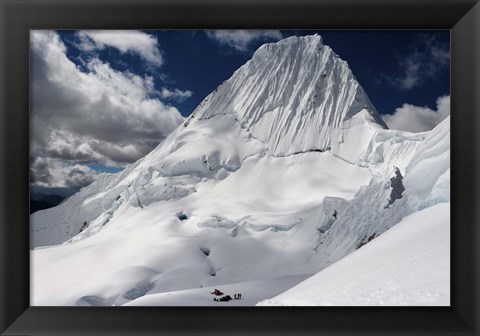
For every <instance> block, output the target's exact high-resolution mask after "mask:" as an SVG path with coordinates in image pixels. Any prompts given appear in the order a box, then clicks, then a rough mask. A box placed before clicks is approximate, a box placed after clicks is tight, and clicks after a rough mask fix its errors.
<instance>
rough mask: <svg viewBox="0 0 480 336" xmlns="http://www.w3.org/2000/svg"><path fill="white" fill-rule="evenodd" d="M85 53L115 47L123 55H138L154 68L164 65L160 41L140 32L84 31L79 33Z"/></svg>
mask: <svg viewBox="0 0 480 336" xmlns="http://www.w3.org/2000/svg"><path fill="white" fill-rule="evenodd" d="M77 36H78V37H79V38H80V41H81V43H80V47H81V49H83V50H84V51H93V50H97V49H98V50H101V49H104V48H105V47H113V48H116V49H117V50H119V51H120V52H121V53H127V52H130V53H134V54H138V55H139V56H140V57H141V58H143V59H144V60H145V61H147V62H149V63H150V64H152V65H154V66H160V65H162V64H163V58H162V53H161V51H160V49H159V45H158V40H157V39H156V38H155V37H153V36H152V35H149V34H146V33H144V32H141V31H138V30H83V31H80V32H78V33H77Z"/></svg>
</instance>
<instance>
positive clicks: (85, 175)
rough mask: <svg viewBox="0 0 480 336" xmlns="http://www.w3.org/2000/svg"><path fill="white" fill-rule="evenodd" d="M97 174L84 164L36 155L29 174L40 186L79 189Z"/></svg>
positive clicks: (90, 181) (91, 180)
mask: <svg viewBox="0 0 480 336" xmlns="http://www.w3.org/2000/svg"><path fill="white" fill-rule="evenodd" d="M97 175H98V173H97V172H96V171H95V170H93V169H91V168H89V167H87V166H85V165H80V164H75V165H71V166H70V165H65V163H64V162H62V161H60V160H55V159H51V158H47V157H36V158H35V159H34V160H33V162H32V164H31V166H30V176H31V177H33V181H34V182H35V185H37V186H40V187H48V188H69V189H80V188H82V187H84V186H86V185H89V184H90V183H92V182H93V181H94V180H95V178H96V177H97Z"/></svg>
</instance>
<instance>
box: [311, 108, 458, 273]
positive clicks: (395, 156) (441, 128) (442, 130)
mask: <svg viewBox="0 0 480 336" xmlns="http://www.w3.org/2000/svg"><path fill="white" fill-rule="evenodd" d="M387 144H388V145H387ZM365 157H373V158H374V159H373V160H371V161H370V163H369V167H370V170H371V172H372V173H373V174H372V178H371V180H370V182H369V184H368V185H367V186H362V187H361V188H360V190H359V191H358V192H357V194H356V195H355V197H354V198H353V199H352V200H350V201H349V202H347V203H346V205H342V206H341V207H338V209H340V210H337V211H338V215H337V218H336V219H333V218H332V217H331V216H330V217H327V218H326V219H324V220H323V221H321V222H320V225H319V227H318V231H319V238H318V242H317V246H316V247H315V251H316V255H315V256H314V257H313V258H314V259H316V260H317V262H318V264H319V265H322V267H326V266H328V265H330V264H333V263H335V262H336V261H338V260H340V259H341V258H343V257H344V256H346V255H347V254H349V253H351V252H353V251H355V250H356V249H358V248H360V247H361V246H363V245H365V244H367V243H368V242H369V241H371V240H373V239H375V238H376V237H378V236H379V235H381V234H382V233H383V232H385V231H386V230H388V229H389V228H391V227H392V226H393V225H395V224H397V223H398V222H400V221H401V219H402V218H403V217H405V216H407V215H410V214H411V213H413V212H415V211H418V210H421V209H424V208H428V207H431V206H434V205H436V204H438V203H449V202H450V120H449V118H447V119H446V120H445V121H444V122H442V123H441V124H439V125H438V126H437V127H436V128H434V129H433V130H432V131H430V132H427V133H418V134H412V133H408V132H400V133H399V132H398V131H384V130H382V131H379V132H377V133H376V134H375V136H374V137H373V138H372V141H371V143H370V145H369V150H368V151H367V152H365ZM373 163H376V165H374V164H373ZM397 170H398V171H399V172H400V173H401V174H402V175H403V179H402V186H403V187H404V191H402V194H401V195H397V196H401V197H396V199H395V200H393V202H391V201H392V198H391V195H392V191H393V188H394V187H395V186H394V185H392V178H396V177H397ZM327 223H328V224H327ZM325 227H328V228H329V229H328V230H325Z"/></svg>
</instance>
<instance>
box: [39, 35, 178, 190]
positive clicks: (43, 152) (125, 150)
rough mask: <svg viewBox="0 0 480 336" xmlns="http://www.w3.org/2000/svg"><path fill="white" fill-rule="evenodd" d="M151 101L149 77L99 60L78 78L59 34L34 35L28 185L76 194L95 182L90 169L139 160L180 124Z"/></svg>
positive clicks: (173, 113)
mask: <svg viewBox="0 0 480 336" xmlns="http://www.w3.org/2000/svg"><path fill="white" fill-rule="evenodd" d="M157 96H158V95H157V94H156V93H155V83H154V80H153V78H152V77H149V76H143V77H142V76H139V75H136V74H133V73H130V72H120V71H117V70H115V69H112V68H111V67H110V65H109V64H107V63H103V62H102V61H100V60H99V59H98V58H92V59H91V60H89V61H88V62H87V63H86V65H85V69H83V70H80V69H79V67H78V66H77V65H76V64H75V63H73V62H72V61H70V60H69V59H68V57H67V56H66V47H65V45H64V43H63V42H62V40H61V39H60V37H59V36H58V34H57V33H55V32H53V31H33V32H32V33H31V157H32V177H33V183H35V184H38V185H42V186H47V184H48V183H49V181H50V183H51V184H52V186H60V185H63V186H68V185H75V186H80V185H81V184H82V183H87V182H88V181H91V178H93V176H95V174H94V172H93V171H92V170H91V169H89V168H88V167H87V165H89V164H103V165H107V166H117V167H121V166H124V165H125V164H128V163H131V162H134V161H136V160H137V159H139V158H141V157H143V156H144V155H145V154H147V153H148V152H149V151H151V150H152V149H153V148H154V147H155V146H156V145H157V144H158V143H159V142H160V141H161V140H162V139H164V138H165V137H166V136H167V135H168V134H169V133H170V132H171V131H172V130H173V129H175V128H176V127H177V126H178V125H179V124H181V123H182V122H183V117H182V116H181V115H180V113H179V111H178V110H177V109H176V108H175V107H173V106H170V105H168V104H165V103H163V102H162V101H161V100H160V99H159V98H154V97H157ZM62 164H63V166H62ZM45 165H47V167H43V166H45ZM39 167H43V169H40V168H39ZM80 167H82V168H80ZM74 168H75V169H74ZM87 168H88V169H87ZM73 169H74V170H75V173H72V174H67V173H66V172H67V171H70V170H73ZM48 179H50V180H48ZM62 179H64V181H63V182H61V181H62Z"/></svg>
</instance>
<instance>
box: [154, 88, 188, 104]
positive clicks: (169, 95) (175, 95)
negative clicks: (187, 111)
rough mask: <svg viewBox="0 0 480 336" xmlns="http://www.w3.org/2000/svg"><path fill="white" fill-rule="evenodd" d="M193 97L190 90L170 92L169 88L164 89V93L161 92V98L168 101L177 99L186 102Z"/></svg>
mask: <svg viewBox="0 0 480 336" xmlns="http://www.w3.org/2000/svg"><path fill="white" fill-rule="evenodd" d="M192 95H193V92H192V91H190V90H185V91H182V90H179V89H174V90H168V89H167V88H162V91H161V92H160V97H162V98H166V99H176V100H178V101H180V102H182V101H184V100H185V99H187V98H190V97H191V96H192Z"/></svg>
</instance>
